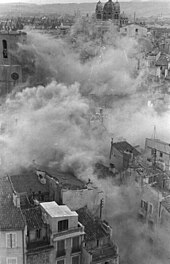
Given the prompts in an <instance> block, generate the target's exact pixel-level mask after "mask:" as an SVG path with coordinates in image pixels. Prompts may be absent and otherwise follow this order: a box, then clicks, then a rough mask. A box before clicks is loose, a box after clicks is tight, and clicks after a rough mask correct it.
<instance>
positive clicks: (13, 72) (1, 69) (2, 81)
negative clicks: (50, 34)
mask: <svg viewBox="0 0 170 264" xmlns="http://www.w3.org/2000/svg"><path fill="white" fill-rule="evenodd" d="M26 38H27V35H26V34H25V33H23V34H20V33H14V32H13V33H0V96H1V95H6V94H7V93H9V92H10V91H11V90H12V89H13V88H14V87H15V86H16V85H18V84H19V83H21V82H22V69H21V66H20V65H17V64H18V63H17V61H16V56H14V53H15V51H16V50H17V47H18V45H17V44H18V42H20V43H25V42H26ZM3 41H6V43H7V49H5V50H6V51H7V58H4V53H3V51H4V48H3Z"/></svg>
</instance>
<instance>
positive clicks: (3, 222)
mask: <svg viewBox="0 0 170 264" xmlns="http://www.w3.org/2000/svg"><path fill="white" fill-rule="evenodd" d="M24 227H25V222H24V218H23V215H22V212H21V209H20V208H17V207H15V206H14V204H13V193H12V187H11V184H10V181H9V179H8V177H3V178H0V230H21V229H24Z"/></svg>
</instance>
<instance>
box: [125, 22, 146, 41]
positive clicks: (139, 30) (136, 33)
mask: <svg viewBox="0 0 170 264" xmlns="http://www.w3.org/2000/svg"><path fill="white" fill-rule="evenodd" d="M120 33H121V34H122V35H125V36H128V37H133V38H141V37H146V36H147V28H146V27H144V26H142V25H139V24H135V23H131V24H128V25H125V26H123V27H121V28H120Z"/></svg>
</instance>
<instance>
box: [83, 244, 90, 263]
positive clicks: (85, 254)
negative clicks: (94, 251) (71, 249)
mask: <svg viewBox="0 0 170 264" xmlns="http://www.w3.org/2000/svg"><path fill="white" fill-rule="evenodd" d="M91 261H92V255H91V254H89V252H88V251H87V250H86V249H85V248H83V250H82V264H90V263H91Z"/></svg>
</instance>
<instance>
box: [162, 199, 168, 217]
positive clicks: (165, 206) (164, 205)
mask: <svg viewBox="0 0 170 264" xmlns="http://www.w3.org/2000/svg"><path fill="white" fill-rule="evenodd" d="M161 204H162V206H163V207H164V208H165V209H166V210H167V211H168V212H169V213H170V197H166V198H165V199H164V200H163V201H162V202H161Z"/></svg>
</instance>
